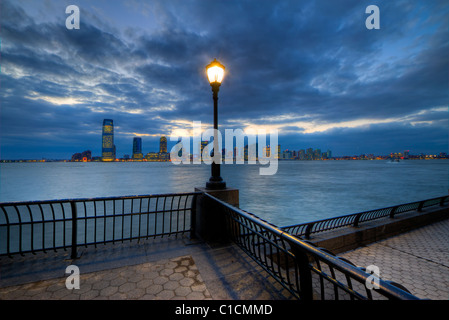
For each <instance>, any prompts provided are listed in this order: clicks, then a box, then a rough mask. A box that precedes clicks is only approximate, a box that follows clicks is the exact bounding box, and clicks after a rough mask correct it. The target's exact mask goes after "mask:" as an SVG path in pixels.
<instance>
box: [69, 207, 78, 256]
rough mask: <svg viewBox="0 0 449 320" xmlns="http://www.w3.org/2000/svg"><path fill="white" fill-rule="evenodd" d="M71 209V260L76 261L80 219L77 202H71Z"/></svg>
mask: <svg viewBox="0 0 449 320" xmlns="http://www.w3.org/2000/svg"><path fill="white" fill-rule="evenodd" d="M70 207H71V209H72V254H71V256H70V257H71V258H72V259H76V258H77V252H76V251H77V245H76V244H77V234H78V228H77V225H78V223H77V218H78V213H77V209H76V202H75V201H71V202H70Z"/></svg>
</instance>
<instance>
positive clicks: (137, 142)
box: [133, 137, 143, 160]
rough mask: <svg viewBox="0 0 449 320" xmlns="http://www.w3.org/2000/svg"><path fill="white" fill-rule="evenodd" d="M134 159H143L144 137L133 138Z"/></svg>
mask: <svg viewBox="0 0 449 320" xmlns="http://www.w3.org/2000/svg"><path fill="white" fill-rule="evenodd" d="M133 159H134V160H142V159H143V154H142V138H138V137H136V138H134V139H133Z"/></svg>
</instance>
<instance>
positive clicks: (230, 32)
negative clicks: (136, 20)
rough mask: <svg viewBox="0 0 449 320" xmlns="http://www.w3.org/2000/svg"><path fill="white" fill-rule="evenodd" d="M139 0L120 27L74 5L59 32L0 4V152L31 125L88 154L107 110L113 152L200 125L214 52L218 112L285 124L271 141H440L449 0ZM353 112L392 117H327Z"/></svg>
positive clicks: (205, 116)
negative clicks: (147, 16)
mask: <svg viewBox="0 0 449 320" xmlns="http://www.w3.org/2000/svg"><path fill="white" fill-rule="evenodd" d="M95 4H96V5H98V6H100V5H101V4H100V3H95ZM137 4H138V5H139V6H141V7H145V10H140V11H142V12H146V11H148V12H151V13H152V14H153V16H154V17H155V18H154V19H155V21H152V22H154V23H155V24H154V25H153V26H152V27H151V28H150V27H148V26H145V27H144V26H142V27H136V26H135V25H131V21H129V27H128V26H127V23H128V21H126V20H120V21H119V22H120V25H125V26H126V27H124V28H123V29H121V27H120V25H119V24H114V23H113V22H114V19H113V18H112V17H110V18H108V19H105V18H104V15H105V14H104V13H103V15H101V14H97V13H98V12H99V11H97V10H92V11H90V10H89V7H87V5H83V4H80V7H81V14H82V18H81V28H80V29H79V30H67V29H66V28H65V25H64V19H60V20H59V21H60V22H59V23H57V22H55V19H52V20H51V19H50V20H49V21H48V22H45V21H44V22H42V19H41V20H39V21H40V22H37V21H38V20H37V19H36V18H35V17H33V16H32V15H31V13H29V12H27V10H25V9H26V4H25V3H20V2H19V4H16V2H12V1H3V2H2V8H1V9H2V10H1V36H2V53H1V59H2V71H4V72H3V74H2V79H1V81H2V96H1V99H2V113H1V119H0V121H1V129H0V130H1V135H2V152H3V155H7V156H9V154H8V150H12V149H11V146H12V145H13V144H14V145H17V144H20V141H21V140H20V138H18V137H21V138H24V136H25V135H26V134H28V135H29V134H34V135H35V136H36V137H38V138H36V139H38V140H37V141H36V142H35V144H38V141H39V139H42V141H46V142H45V145H47V144H48V145H50V144H51V143H50V141H51V139H52V138H51V137H54V139H55V140H54V141H55V146H54V148H53V149H58V148H61V150H62V146H63V145H64V139H66V140H65V141H70V143H71V144H72V145H73V146H74V147H73V148H74V150H73V153H74V152H79V151H82V150H80V148H83V146H85V148H86V149H88V148H90V149H94V150H95V152H96V153H97V154H98V153H99V152H100V150H99V149H100V145H99V142H98V141H99V137H98V134H99V132H100V130H101V122H102V120H103V119H104V118H113V119H114V122H115V124H116V126H117V130H116V137H117V141H118V142H117V143H122V142H123V145H118V146H117V148H118V154H119V155H121V154H122V153H129V151H122V150H127V149H129V145H130V144H131V142H129V141H132V135H133V133H136V134H142V135H156V136H157V135H160V134H166V135H169V134H170V132H167V130H168V128H169V127H170V125H172V126H176V125H177V121H184V122H185V121H202V122H203V123H211V122H212V109H211V94H212V93H211V91H210V87H209V85H208V84H207V81H206V79H205V74H204V72H205V69H204V67H205V65H206V64H208V63H209V62H210V60H211V59H213V58H217V59H219V60H220V61H221V62H222V63H223V64H225V66H226V68H227V69H226V70H227V75H226V79H225V82H224V83H223V85H222V88H221V89H220V111H219V112H220V123H221V124H222V125H223V126H227V127H236V126H237V127H238V126H239V125H241V124H243V123H245V124H248V123H250V124H257V125H263V124H269V125H277V126H278V127H280V128H281V129H283V130H284V131H285V137H284V138H282V134H283V133H282V130H281V139H284V140H282V141H283V142H282V141H281V145H285V146H286V147H288V146H289V144H290V148H292V147H293V146H295V145H299V144H301V143H303V142H304V143H307V141H310V143H314V142H317V143H318V140H316V139H318V138H317V137H319V140H320V141H325V140H326V139H327V140H329V141H334V144H333V146H335V148H340V150H351V147H356V145H362V144H364V142H363V139H365V138H366V139H368V140H369V141H373V143H371V144H370V145H372V146H373V149H375V150H379V151H381V150H384V152H385V149H382V148H388V143H387V142H385V143H384V142H383V141H388V138H386V139H385V140H382V139H381V136H382V130H385V132H386V133H388V134H390V133H391V131H389V129H390V126H391V128H394V127H395V126H398V128H400V132H401V134H400V135H398V136H400V137H401V138H402V139H403V141H404V144H406V142H407V139H408V137H410V136H413V137H421V139H420V141H423V142H422V143H421V142H420V145H424V144H425V141H427V143H428V144H429V143H431V142H430V140H429V141H428V140H425V139H433V140H432V141H435V140H438V139H437V137H440V138H439V140H438V141H441V132H442V131H441V128H443V127H444V126H446V127H447V121H446V120H444V119H443V120H441V119H439V117H443V118H444V117H445V115H446V117H445V119H447V114H446V113H445V112H444V111H441V107H447V102H448V99H447V98H448V95H447V84H448V75H447V70H448V68H449V65H448V59H447V56H448V55H449V42H448V40H447V39H449V31H448V25H447V20H446V18H445V17H446V16H447V14H448V11H449V10H448V8H447V6H445V5H444V1H432V2H425V1H418V0H417V1H392V2H385V1H375V0H373V1H369V3H368V2H364V1H359V0H347V1H265V0H262V1H243V0H238V1H237V0H231V1H201V0H198V1H173V0H172V1H151V2H141V3H137ZM370 4H377V5H378V6H379V7H380V9H381V29H380V30H371V31H368V30H367V29H366V28H365V19H366V17H367V15H366V14H365V8H366V6H368V5H370ZM20 5H22V6H20ZM130 5H131V6H132V5H133V3H130ZM134 5H136V4H134ZM111 6H114V5H113V4H111ZM24 8H25V9H24ZM64 9H65V8H63V7H62V6H61V11H62V12H63V10H64ZM103 9H104V8H103ZM98 10H100V11H101V8H99V9H98ZM117 10H120V9H119V8H118V7H117ZM105 12H106V11H105ZM108 12H109V11H108ZM137 13H139V11H138V10H136V14H137ZM139 14H140V13H139ZM62 18H65V15H64V14H62ZM114 18H115V17H114ZM123 19H125V18H123ZM116 22H117V21H116ZM404 48H407V49H404ZM55 99H59V100H55ZM438 108H440V109H438ZM426 110H427V112H424V111H426ZM429 110H430V111H429ZM432 110H433V111H432ZM358 119H364V120H366V119H372V120H376V121H377V120H378V121H382V120H384V119H399V120H397V121H398V123H389V124H382V125H380V124H379V125H374V126H370V129H369V130H368V131H364V130H365V129H363V128H361V127H360V128H359V127H355V128H350V129H345V128H339V125H338V124H339V123H340V122H348V121H356V120H358ZM304 121H307V122H309V123H315V124H317V125H319V124H331V127H330V128H331V129H329V130H328V131H325V132H319V133H313V134H310V133H307V134H306V133H304V132H305V131H304V130H305V129H304V127H303V126H302V125H301V124H300V123H301V122H304ZM296 122H298V123H296ZM411 122H416V123H415V124H411ZM379 126H380V127H379ZM332 128H333V129H332ZM376 128H382V130H377V129H376ZM387 129H388V130H387ZM392 130H393V129H392ZM24 132H27V133H26V134H25V133H24ZM292 132H296V134H295V135H294V136H293V135H291V134H292ZM358 132H363V135H362V134H361V135H359V134H358ZM374 132H375V134H376V137H377V136H378V138H376V139H374V140H373V139H370V136H369V134H370V133H371V134H374ZM402 132H404V134H402ZM405 132H409V135H407V134H405ZM417 132H419V134H418V135H417V134H416V133H417ZM423 132H428V133H427V134H423ZM430 132H432V134H431V133H430ZM287 134H288V135H287ZM351 134H352V135H355V136H356V137H359V139H356V137H351V138H349V137H350V135H351ZM438 135H440V136H438ZM337 137H338V139H341V141H340V142H338V143H337ZM445 138H446V140H447V135H446V136H445ZM144 139H148V141H150V140H151V141H154V142H156V140H157V138H156V137H151V136H149V137H145V138H144ZM295 139H296V140H295ZM417 139H418V138H417ZM128 140H129V141H128ZM418 140H419V139H418ZM23 141H24V142H23V148H26V147H27V144H26V140H25V139H24V140H23ZM127 141H128V142H127ZM374 142H376V143H378V144H379V145H381V146H382V148H381V147H378V146H376V147H374V145H375V143H374ZM128 144H129V145H128ZM399 144H400V143H398V145H399ZM343 145H344V146H343ZM441 146H443V147H444V143H443V144H442V143H440V142H438V143H437V144H436V148H440V147H441ZM8 148H10V149H8ZM144 149H145V143H144ZM148 149H150V147H148ZM151 149H155V148H151ZM66 150H67V149H64V152H67V151H66ZM148 151H149V150H148ZM440 151H442V150H440ZM366 152H368V151H366ZM68 156H70V154H69V155H65V157H68ZM10 157H14V155H13V152H11V155H10Z"/></svg>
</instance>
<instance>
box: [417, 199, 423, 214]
mask: <svg viewBox="0 0 449 320" xmlns="http://www.w3.org/2000/svg"><path fill="white" fill-rule="evenodd" d="M423 206H424V201H421V202H420V203H419V205H418V209H417V211H418V212H421V211H422V208H423Z"/></svg>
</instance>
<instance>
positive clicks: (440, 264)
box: [379, 243, 449, 269]
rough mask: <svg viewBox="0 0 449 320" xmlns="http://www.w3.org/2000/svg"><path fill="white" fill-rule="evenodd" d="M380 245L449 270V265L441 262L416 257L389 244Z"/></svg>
mask: <svg viewBox="0 0 449 320" xmlns="http://www.w3.org/2000/svg"><path fill="white" fill-rule="evenodd" d="M379 245H381V246H384V247H387V248H390V249H393V250H396V251H399V252H401V253H405V254H407V255H409V256H412V257H414V258H417V259H421V260H425V261H428V262H432V263H434V264H436V265H439V266H442V267H445V268H447V269H449V266H447V265H445V264H442V263H440V262H437V261H434V260H431V259H427V258H424V257H421V256H417V255H414V254H412V253H410V252H407V251H403V250H400V249H398V248H395V247H392V246H390V245H388V244H383V243H379Z"/></svg>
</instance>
